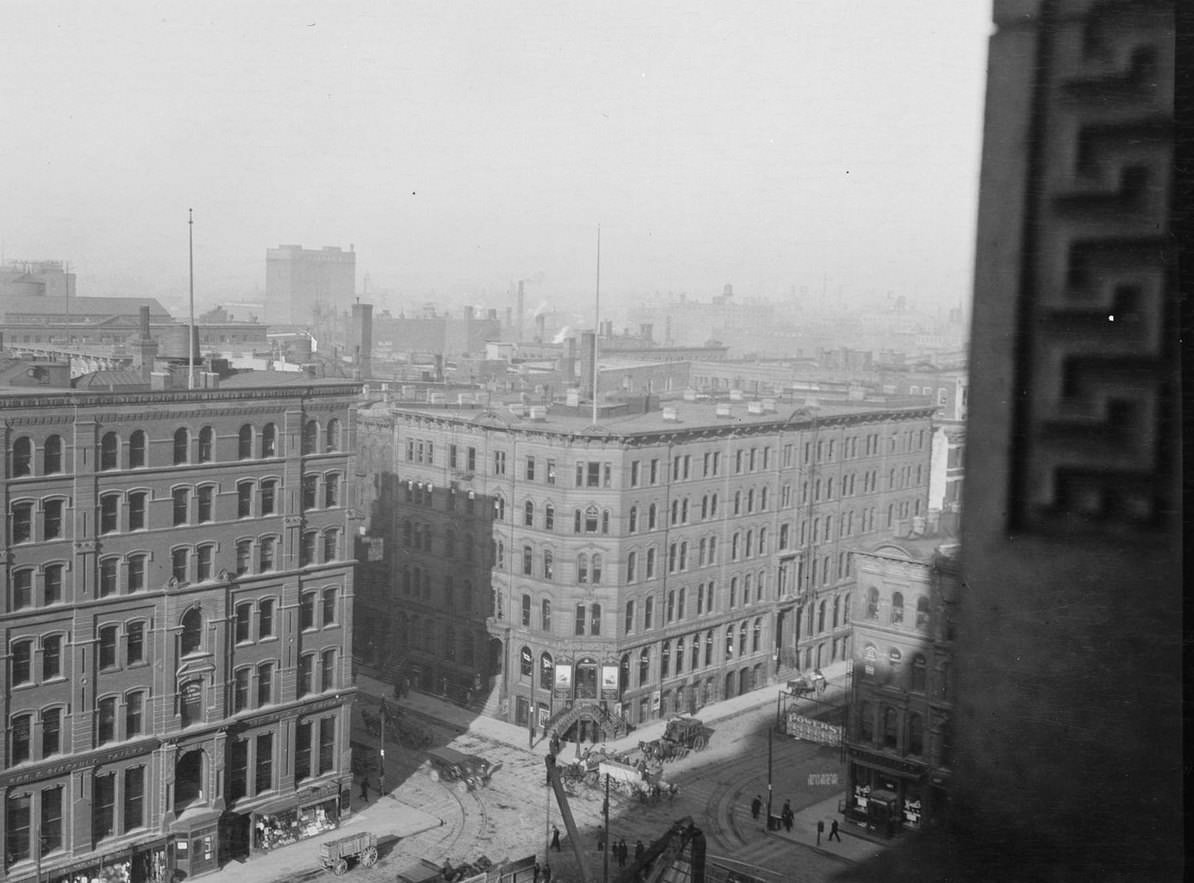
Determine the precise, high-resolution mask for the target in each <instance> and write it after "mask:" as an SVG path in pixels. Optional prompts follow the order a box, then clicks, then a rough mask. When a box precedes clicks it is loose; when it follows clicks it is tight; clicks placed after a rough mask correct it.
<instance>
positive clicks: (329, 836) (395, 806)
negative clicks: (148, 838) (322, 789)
mask: <svg viewBox="0 0 1194 883" xmlns="http://www.w3.org/2000/svg"><path fill="white" fill-rule="evenodd" d="M352 809H353V813H352V815H351V816H348V817H347V818H346V819H345V820H344V822H343V823H342V824H341V825H340V827H339V828H337V829H336V830H334V831H328V832H326V833H325V834H321V835H319V836H317V837H311V838H309V839H307V840H300V841H299V842H298V843H294V844H291V845H290V846H284V847H282V848H281V849H277V850H275V851H273V852H270V853H265V854H258V855H254V856H253V857H252V858H250V859H249V860H248V861H245V862H236V861H233V862H229V863H228V864H226V865H224V867H222V868H221V869H220V870H218V871H213V872H212V873H210V874H204V875H203V880H204V881H205V883H273V881H276V880H297V879H300V878H301V877H302V876H304V875H307V874H309V873H310V872H311V871H315V870H318V869H319V868H320V867H321V865H320V863H319V847H320V844H322V843H326V842H327V841H329V840H337V839H339V838H340V837H347V836H348V835H349V834H356V833H358V832H360V831H370V832H372V833H374V834H377V836H378V841H379V842H378V852H380V853H381V855H382V856H383V857H384V856H385V855H386V854H387V853H388V852H389V851H390V850H391V849H393V848H394V845H395V844H396V843H397V842H398V841H399V840H401V839H403V838H405V837H411V836H413V835H415V834H419V833H421V832H423V831H427V830H430V829H431V828H438V827H440V826H441V825H443V824H444V820H443V819H440V818H437V817H435V816H432V815H429V814H427V813H425V812H423V811H422V810H420V809H417V808H415V807H413V806H410V805H408V804H406V803H403V802H401V801H400V800H397V799H395V798H394V797H391V796H389V795H386V796H384V797H380V798H379V797H373V798H371V799H370V800H369V801H368V802H366V801H364V800H361V798H360V797H359V796H357V795H355V794H354V795H353V799H352Z"/></svg>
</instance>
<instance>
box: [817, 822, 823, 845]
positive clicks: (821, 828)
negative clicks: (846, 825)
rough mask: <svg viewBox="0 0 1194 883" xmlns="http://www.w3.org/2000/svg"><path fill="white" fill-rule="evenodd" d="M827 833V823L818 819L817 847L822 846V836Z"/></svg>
mask: <svg viewBox="0 0 1194 883" xmlns="http://www.w3.org/2000/svg"><path fill="white" fill-rule="evenodd" d="M824 833H825V823H824V822H823V821H821V820H820V819H817V846H820V845H821V835H822V834H824Z"/></svg>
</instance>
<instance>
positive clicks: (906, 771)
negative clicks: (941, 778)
mask: <svg viewBox="0 0 1194 883" xmlns="http://www.w3.org/2000/svg"><path fill="white" fill-rule="evenodd" d="M849 753H850V756H851V757H853V758H855V759H857V760H858V761H860V762H862V763H865V764H867V765H869V766H873V767H874V768H875V769H878V770H884V769H886V770H889V771H891V772H892V773H894V774H896V775H900V774H903V775H921V774H923V773H924V771H925V767H924V764H920V763H910V762H908V761H904V760H898V759H896V758H894V757H884V756H883V755H881V754H873V753H871V752H869V751H863V750H861V749H859V748H855V747H853V746H851V747H850V748H849Z"/></svg>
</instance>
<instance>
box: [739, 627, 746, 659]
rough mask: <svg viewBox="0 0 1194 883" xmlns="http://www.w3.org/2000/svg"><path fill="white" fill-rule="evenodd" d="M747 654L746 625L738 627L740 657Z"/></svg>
mask: <svg viewBox="0 0 1194 883" xmlns="http://www.w3.org/2000/svg"><path fill="white" fill-rule="evenodd" d="M744 653H746V623H745V622H743V623H742V624H741V625H739V626H738V655H739V656H741V655H743V654H744Z"/></svg>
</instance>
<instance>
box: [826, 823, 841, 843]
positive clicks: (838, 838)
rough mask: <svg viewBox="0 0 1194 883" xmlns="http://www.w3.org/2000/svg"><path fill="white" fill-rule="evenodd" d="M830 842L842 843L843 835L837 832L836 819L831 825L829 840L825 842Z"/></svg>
mask: <svg viewBox="0 0 1194 883" xmlns="http://www.w3.org/2000/svg"><path fill="white" fill-rule="evenodd" d="M830 840H836V841H837V842H838V843H841V842H842V835H841V834H839V833H838V832H837V819H834V820H833V822H831V823H830V825H829V838H828V839H827V840H826V841H825V842H826V843H828V842H829V841H830Z"/></svg>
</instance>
